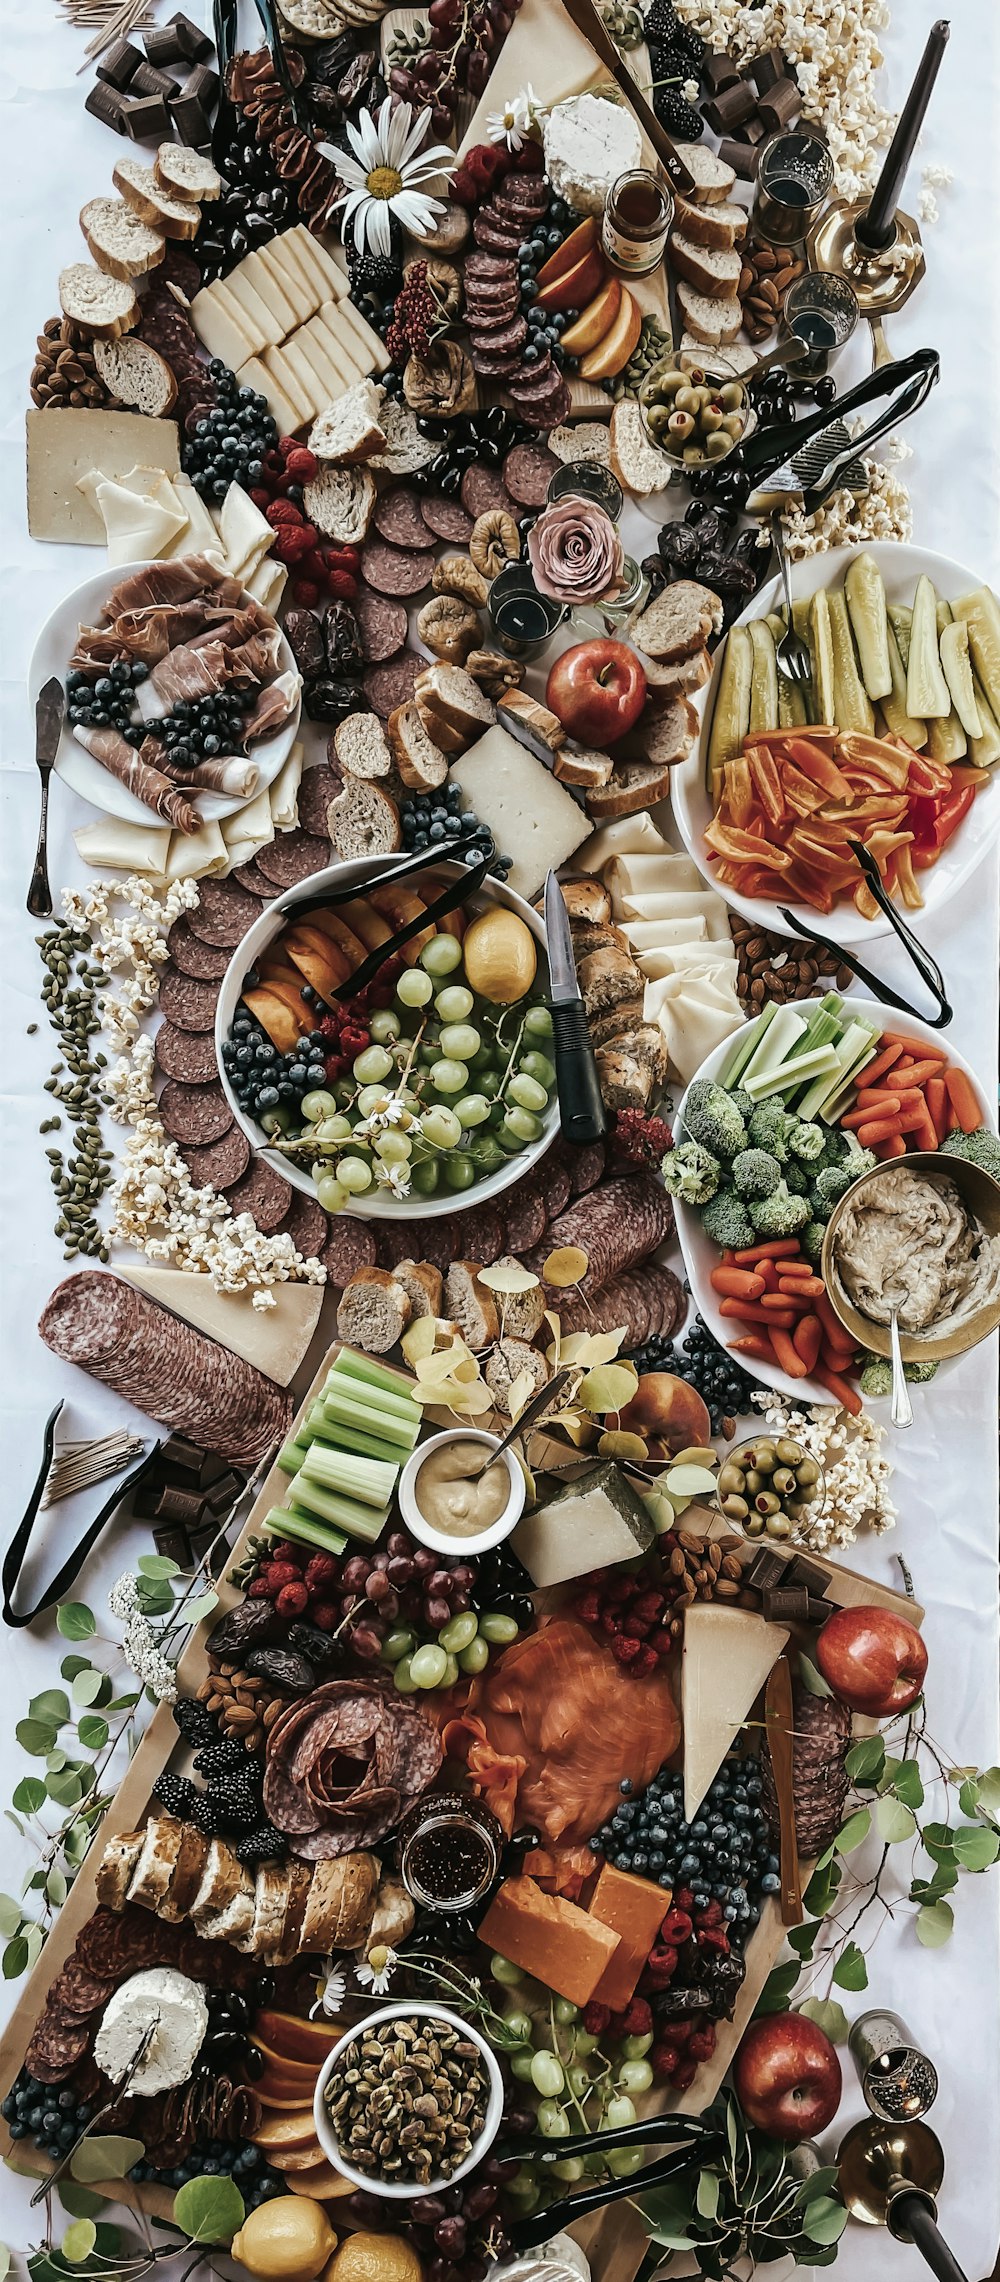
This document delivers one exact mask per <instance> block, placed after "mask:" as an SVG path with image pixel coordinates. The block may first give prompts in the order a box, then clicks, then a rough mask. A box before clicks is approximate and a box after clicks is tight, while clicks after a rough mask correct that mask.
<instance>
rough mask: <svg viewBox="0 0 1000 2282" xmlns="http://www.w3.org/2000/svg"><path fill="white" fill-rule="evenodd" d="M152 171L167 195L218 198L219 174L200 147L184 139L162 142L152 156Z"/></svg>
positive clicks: (170, 196)
mask: <svg viewBox="0 0 1000 2282" xmlns="http://www.w3.org/2000/svg"><path fill="white" fill-rule="evenodd" d="M153 173H154V174H155V176H156V179H157V182H158V183H159V185H160V189H161V190H165V191H166V193H167V196H168V198H197V199H212V198H218V196H219V192H220V191H221V189H222V176H221V174H220V173H219V172H218V169H217V168H216V167H214V166H213V165H212V161H211V159H210V158H206V156H205V153H204V152H203V151H193V150H189V149H188V146H187V144H186V143H161V144H160V147H159V150H158V151H157V154H156V157H155V158H154V160H153Z"/></svg>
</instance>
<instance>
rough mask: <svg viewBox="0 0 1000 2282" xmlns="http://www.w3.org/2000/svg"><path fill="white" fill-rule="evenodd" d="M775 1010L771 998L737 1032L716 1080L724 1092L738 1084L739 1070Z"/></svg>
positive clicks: (742, 1068)
mask: <svg viewBox="0 0 1000 2282" xmlns="http://www.w3.org/2000/svg"><path fill="white" fill-rule="evenodd" d="M777 1011H778V1009H777V1007H776V1005H775V1004H774V1002H773V1000H772V1002H771V1004H770V1005H769V1006H765V1007H764V1009H763V1012H762V1013H760V1014H758V1015H757V1017H756V1019H755V1020H754V1021H753V1022H748V1023H747V1025H746V1029H745V1030H741V1031H739V1032H738V1034H737V1038H736V1043H735V1045H734V1047H733V1050H732V1053H731V1054H729V1055H728V1056H727V1058H726V1060H725V1061H724V1062H723V1065H722V1068H721V1070H720V1071H719V1076H718V1081H717V1082H718V1084H719V1085H720V1086H722V1087H723V1088H724V1090H725V1091H726V1092H729V1091H730V1090H731V1088H732V1087H733V1086H737V1085H739V1082H740V1072H741V1071H742V1070H745V1069H746V1066H747V1063H748V1061H749V1060H750V1056H751V1054H752V1053H753V1052H754V1050H755V1048H756V1047H758V1046H759V1045H760V1042H761V1039H762V1038H763V1035H764V1032H765V1030H766V1029H767V1026H768V1023H769V1022H770V1020H771V1017H772V1015H774V1014H777Z"/></svg>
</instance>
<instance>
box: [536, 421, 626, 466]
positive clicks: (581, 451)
mask: <svg viewBox="0 0 1000 2282" xmlns="http://www.w3.org/2000/svg"><path fill="white" fill-rule="evenodd" d="M545 441H546V444H547V445H548V448H549V451H550V452H554V453H555V456H556V459H557V460H561V461H562V463H563V466H564V467H565V466H567V464H568V463H569V462H570V461H572V460H583V461H584V462H592V463H593V465H594V466H595V467H607V466H608V465H609V463H610V460H611V441H610V437H609V435H608V425H607V421H606V420H578V421H577V423H576V426H575V428H566V427H563V428H551V429H550V430H549V433H548V435H547V436H546V438H545Z"/></svg>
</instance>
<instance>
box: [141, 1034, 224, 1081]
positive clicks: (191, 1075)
mask: <svg viewBox="0 0 1000 2282" xmlns="http://www.w3.org/2000/svg"><path fill="white" fill-rule="evenodd" d="M153 1059H154V1061H155V1063H156V1067H157V1069H158V1070H162V1071H163V1075H164V1077H165V1078H179V1079H180V1081H181V1084H182V1085H186V1086H207V1085H211V1084H212V1082H213V1080H214V1079H215V1078H217V1077H218V1075H219V1064H218V1061H217V1059H216V1053H215V1039H214V1038H213V1036H212V1033H211V1031H210V1030H209V1031H200V1032H196V1031H193V1030H178V1029H177V1027H176V1025H175V1024H174V1023H173V1022H161V1024H160V1027H159V1029H158V1031H157V1033H156V1040H155V1043H154V1046H153Z"/></svg>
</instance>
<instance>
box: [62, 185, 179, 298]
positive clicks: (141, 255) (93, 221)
mask: <svg viewBox="0 0 1000 2282" xmlns="http://www.w3.org/2000/svg"><path fill="white" fill-rule="evenodd" d="M80 228H81V230H82V231H83V234H84V237H85V238H86V240H87V246H88V249H89V252H90V254H91V256H92V258H93V260H94V261H96V263H97V267H98V269H103V270H104V272H105V275H106V276H108V277H126V278H127V277H145V274H146V271H147V270H150V269H155V268H156V266H157V263H158V262H161V261H162V260H163V256H164V254H165V253H166V250H167V241H166V238H165V237H164V235H163V232H162V230H153V229H151V228H150V226H149V223H148V222H142V221H140V219H139V216H138V214H137V213H136V212H135V210H134V208H133V207H131V206H128V205H126V202H125V200H124V198H88V200H87V203H86V205H85V206H82V207H81V208H80Z"/></svg>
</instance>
